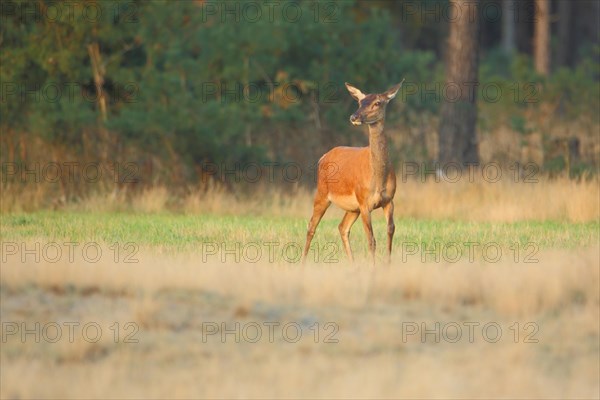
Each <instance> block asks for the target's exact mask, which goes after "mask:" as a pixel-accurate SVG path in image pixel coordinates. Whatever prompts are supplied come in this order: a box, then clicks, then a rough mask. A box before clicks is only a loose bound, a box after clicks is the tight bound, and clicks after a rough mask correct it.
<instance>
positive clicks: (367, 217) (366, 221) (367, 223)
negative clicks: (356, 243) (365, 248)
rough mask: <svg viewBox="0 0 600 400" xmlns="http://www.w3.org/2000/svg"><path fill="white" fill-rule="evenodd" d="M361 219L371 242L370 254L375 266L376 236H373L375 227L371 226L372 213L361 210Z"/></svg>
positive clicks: (372, 263)
mask: <svg viewBox="0 0 600 400" xmlns="http://www.w3.org/2000/svg"><path fill="white" fill-rule="evenodd" d="M360 217H361V219H362V222H363V227H364V228H365V233H366V234H367V239H368V240H369V253H371V265H372V266H373V267H374V266H375V247H376V243H375V236H374V235H373V225H371V211H370V210H367V209H364V210H363V209H361V210H360Z"/></svg>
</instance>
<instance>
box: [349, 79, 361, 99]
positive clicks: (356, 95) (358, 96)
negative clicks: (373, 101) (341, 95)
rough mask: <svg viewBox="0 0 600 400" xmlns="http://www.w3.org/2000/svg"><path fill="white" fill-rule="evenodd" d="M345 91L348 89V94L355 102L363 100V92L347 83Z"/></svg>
mask: <svg viewBox="0 0 600 400" xmlns="http://www.w3.org/2000/svg"><path fill="white" fill-rule="evenodd" d="M346 89H348V91H349V92H350V96H352V97H354V99H355V100H356V101H361V100H362V99H364V98H365V94H364V93H363V92H361V91H360V90H358V89H357V88H355V87H354V86H352V85H351V84H349V83H348V82H346Z"/></svg>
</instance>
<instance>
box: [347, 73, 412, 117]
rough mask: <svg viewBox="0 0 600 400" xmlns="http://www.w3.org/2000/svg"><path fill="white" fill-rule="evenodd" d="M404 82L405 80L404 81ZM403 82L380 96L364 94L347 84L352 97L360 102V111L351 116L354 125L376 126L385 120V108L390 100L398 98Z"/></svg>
mask: <svg viewBox="0 0 600 400" xmlns="http://www.w3.org/2000/svg"><path fill="white" fill-rule="evenodd" d="M402 82H404V79H403V80H402ZM402 82H400V83H399V84H397V85H394V86H392V87H391V88H389V89H388V90H386V91H385V92H383V93H379V94H364V93H363V92H361V91H360V90H359V89H357V88H355V87H354V86H352V85H351V84H349V83H347V82H346V88H347V89H348V92H350V95H351V96H352V97H354V99H355V100H356V101H357V102H358V110H356V111H355V112H354V114H352V115H351V116H350V122H351V123H352V125H361V124H367V125H369V124H374V123H375V122H378V121H381V120H383V119H384V118H385V108H386V107H387V105H388V103H389V102H390V100H392V99H393V98H394V97H396V93H398V90H400V87H401V86H402Z"/></svg>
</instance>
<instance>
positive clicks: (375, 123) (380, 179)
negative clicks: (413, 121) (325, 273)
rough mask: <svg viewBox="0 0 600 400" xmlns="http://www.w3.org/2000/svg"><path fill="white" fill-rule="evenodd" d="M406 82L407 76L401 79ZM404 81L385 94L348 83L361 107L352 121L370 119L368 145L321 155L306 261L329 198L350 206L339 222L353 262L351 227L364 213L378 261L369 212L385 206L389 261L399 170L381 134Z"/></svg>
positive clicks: (367, 231)
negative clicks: (392, 101)
mask: <svg viewBox="0 0 600 400" xmlns="http://www.w3.org/2000/svg"><path fill="white" fill-rule="evenodd" d="M402 82H404V80H402ZM402 82H400V83H399V84H397V85H395V86H393V87H391V88H390V89H388V90H387V91H385V92H383V93H381V94H364V93H362V92H361V91H360V90H359V89H357V88H355V87H354V86H352V85H350V84H349V83H346V88H347V89H348V91H349V92H350V95H351V96H352V97H353V98H354V99H355V100H356V101H357V102H358V110H356V112H355V113H354V114H352V115H351V116H350V122H351V123H352V124H353V125H362V124H366V125H367V126H368V129H369V146H368V147H345V146H340V147H335V148H333V149H331V150H330V151H329V152H327V153H325V154H324V155H323V157H321V159H320V160H319V165H318V168H317V193H316V195H315V201H314V206H313V214H312V217H311V219H310V222H309V223H308V232H307V233H306V245H305V246H304V252H303V254H302V260H303V262H304V261H306V255H307V254H308V251H309V249H310V243H311V241H312V239H313V237H314V235H315V231H316V229H317V225H319V222H320V221H321V218H322V217H323V214H325V211H327V209H328V208H329V206H330V205H331V203H333V204H335V205H337V206H338V207H340V208H341V209H343V210H345V211H346V214H345V215H344V218H343V219H342V222H341V223H340V225H339V226H338V229H339V231H340V235H341V236H342V242H343V244H344V249H345V250H346V254H347V255H348V258H349V259H350V261H351V262H352V261H354V258H353V257H352V249H351V248H350V241H349V238H350V229H351V228H352V225H353V224H354V222H355V221H356V220H357V219H358V217H359V216H360V217H361V219H362V223H363V226H364V228H365V232H366V234H367V238H368V240H369V252H370V254H371V257H372V264H373V265H375V237H374V236H373V227H372V225H371V211H373V210H374V209H376V208H380V207H381V208H383V212H384V214H385V218H386V221H387V236H388V243H387V244H388V246H387V261H388V263H389V262H390V260H391V254H392V238H393V237H394V230H395V227H394V202H393V199H394V194H395V192H396V174H395V173H394V168H393V167H392V165H391V163H390V161H389V156H388V147H387V140H386V137H385V135H384V133H383V125H384V121H385V109H386V106H387V105H388V103H389V102H390V100H392V99H393V98H394V97H395V96H396V93H398V90H399V89H400V87H401V86H402Z"/></svg>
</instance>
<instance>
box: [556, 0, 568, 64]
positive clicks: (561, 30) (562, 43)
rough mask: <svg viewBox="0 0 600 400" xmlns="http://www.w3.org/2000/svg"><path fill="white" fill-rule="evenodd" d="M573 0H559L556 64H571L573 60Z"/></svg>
mask: <svg viewBox="0 0 600 400" xmlns="http://www.w3.org/2000/svg"><path fill="white" fill-rule="evenodd" d="M570 33H571V1H569V0H559V2H558V48H557V50H556V52H557V54H556V64H557V65H559V66H561V67H564V66H569V64H570V60H571V40H570V36H571V35H570Z"/></svg>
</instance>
